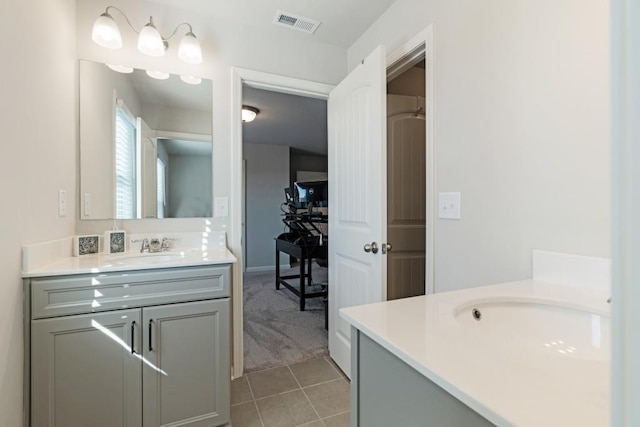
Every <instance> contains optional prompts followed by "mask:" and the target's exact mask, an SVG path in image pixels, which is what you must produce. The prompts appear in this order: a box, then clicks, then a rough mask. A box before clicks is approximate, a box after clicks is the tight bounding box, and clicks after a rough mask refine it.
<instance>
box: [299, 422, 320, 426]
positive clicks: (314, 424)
mask: <svg viewBox="0 0 640 427" xmlns="http://www.w3.org/2000/svg"><path fill="white" fill-rule="evenodd" d="M299 427H324V424H322V421H312V422H310V423H309V424H302V425H301V426H299Z"/></svg>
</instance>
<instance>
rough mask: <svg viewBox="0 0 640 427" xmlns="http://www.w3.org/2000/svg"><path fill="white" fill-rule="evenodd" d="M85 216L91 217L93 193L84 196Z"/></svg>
mask: <svg viewBox="0 0 640 427" xmlns="http://www.w3.org/2000/svg"><path fill="white" fill-rule="evenodd" d="M84 216H91V193H85V194H84Z"/></svg>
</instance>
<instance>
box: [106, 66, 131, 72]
mask: <svg viewBox="0 0 640 427" xmlns="http://www.w3.org/2000/svg"><path fill="white" fill-rule="evenodd" d="M107 67H109V68H111V69H112V70H113V71H117V72H119V73H124V74H130V73H133V67H127V66H126V65H114V64H107Z"/></svg>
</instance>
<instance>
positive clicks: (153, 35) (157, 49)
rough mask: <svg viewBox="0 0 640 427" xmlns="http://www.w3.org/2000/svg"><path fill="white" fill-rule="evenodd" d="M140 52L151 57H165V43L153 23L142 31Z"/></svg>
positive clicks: (139, 37)
mask: <svg viewBox="0 0 640 427" xmlns="http://www.w3.org/2000/svg"><path fill="white" fill-rule="evenodd" d="M138 50H139V51H140V52H142V53H144V54H146V55H149V56H162V55H164V51H165V46H164V41H163V40H162V36H161V35H160V32H158V30H157V29H156V27H155V26H154V25H153V22H151V21H150V22H149V23H148V24H147V25H145V26H144V27H142V30H140V35H139V36H138Z"/></svg>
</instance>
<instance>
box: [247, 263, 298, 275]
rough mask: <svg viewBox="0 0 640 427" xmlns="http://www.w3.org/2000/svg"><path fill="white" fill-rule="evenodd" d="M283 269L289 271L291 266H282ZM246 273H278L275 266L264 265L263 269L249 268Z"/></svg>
mask: <svg viewBox="0 0 640 427" xmlns="http://www.w3.org/2000/svg"><path fill="white" fill-rule="evenodd" d="M280 268H281V269H283V270H284V269H289V268H291V266H290V265H289V264H280ZM244 271H245V272H246V273H256V272H259V271H276V266H275V265H264V266H262V267H247V268H246V269H245V270H244Z"/></svg>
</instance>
